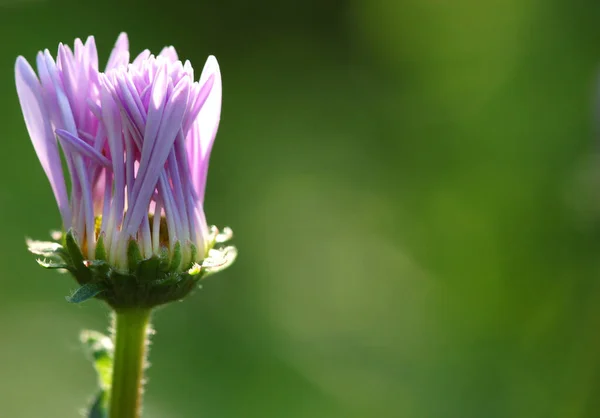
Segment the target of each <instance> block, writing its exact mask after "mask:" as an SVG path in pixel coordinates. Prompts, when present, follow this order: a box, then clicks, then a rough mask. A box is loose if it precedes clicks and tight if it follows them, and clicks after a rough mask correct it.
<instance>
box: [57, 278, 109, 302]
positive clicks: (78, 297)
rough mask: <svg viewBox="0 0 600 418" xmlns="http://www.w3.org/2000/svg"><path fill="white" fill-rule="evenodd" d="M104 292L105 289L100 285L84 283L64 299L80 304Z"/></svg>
mask: <svg viewBox="0 0 600 418" xmlns="http://www.w3.org/2000/svg"><path fill="white" fill-rule="evenodd" d="M105 290H106V288H105V287H104V286H103V285H102V284H100V283H86V284H84V285H83V286H80V287H79V288H78V289H77V290H76V291H75V292H74V293H73V294H72V295H71V296H67V297H66V299H67V301H68V302H71V303H81V302H85V301H86V300H89V299H92V298H93V297H96V296H98V295H99V294H100V293H102V292H104V291H105Z"/></svg>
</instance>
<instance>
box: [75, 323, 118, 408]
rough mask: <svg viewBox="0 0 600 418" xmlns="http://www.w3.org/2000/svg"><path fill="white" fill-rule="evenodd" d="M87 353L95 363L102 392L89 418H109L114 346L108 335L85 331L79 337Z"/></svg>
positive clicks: (95, 401) (97, 397) (95, 400)
mask: <svg viewBox="0 0 600 418" xmlns="http://www.w3.org/2000/svg"><path fill="white" fill-rule="evenodd" d="M79 339H80V340H81V342H82V343H83V345H84V347H85V348H86V351H87V352H88V354H89V355H90V357H91V358H92V361H93V362H94V369H96V374H97V376H98V386H100V392H99V393H98V395H96V398H95V399H94V403H93V404H92V406H91V407H90V412H89V414H88V418H108V397H109V394H110V388H111V385H112V369H113V357H114V349H115V348H114V345H113V342H112V340H111V339H110V338H109V337H107V336H106V335H104V334H102V333H100V332H97V331H91V330H84V331H82V332H81V334H80V335H79Z"/></svg>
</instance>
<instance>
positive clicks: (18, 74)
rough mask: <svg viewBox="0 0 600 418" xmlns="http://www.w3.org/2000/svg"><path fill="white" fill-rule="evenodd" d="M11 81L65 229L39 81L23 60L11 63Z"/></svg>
mask: <svg viewBox="0 0 600 418" xmlns="http://www.w3.org/2000/svg"><path fill="white" fill-rule="evenodd" d="M15 82H16V85H17V94H18V96H19V102H20V103H21V109H22V111H23V117H24V119H25V124H26V125H27V130H28V131H29V136H30V138H31V142H32V143H33V147H34V148H35V152H36V154H37V156H38V158H39V160H40V163H41V165H42V168H43V169H44V172H45V173H46V176H47V177H48V180H50V185H51V187H52V191H53V192H54V197H55V198H56V203H57V204H58V207H59V210H60V213H61V215H62V218H63V223H64V225H65V227H68V226H69V223H70V217H71V214H70V209H69V199H68V197H67V189H66V186H65V180H64V177H63V171H62V165H61V161H60V156H59V153H58V146H57V145H56V138H55V137H54V134H53V133H52V126H51V125H50V117H49V114H48V112H47V110H46V106H45V104H44V100H43V92H42V87H41V85H40V82H39V80H38V78H37V76H36V75H35V72H34V71H33V69H32V68H31V66H30V65H29V63H28V62H27V61H26V60H25V58H23V57H19V58H17V62H16V63H15Z"/></svg>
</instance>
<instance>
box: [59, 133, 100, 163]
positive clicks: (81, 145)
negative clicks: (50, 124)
mask: <svg viewBox="0 0 600 418" xmlns="http://www.w3.org/2000/svg"><path fill="white" fill-rule="evenodd" d="M56 134H57V135H58V137H59V138H60V139H61V140H62V141H63V143H66V144H67V145H68V146H69V147H71V148H72V149H74V150H75V151H77V152H78V153H79V154H81V155H83V156H85V157H88V158H90V159H91V160H93V161H94V162H95V163H96V164H100V165H102V166H104V167H110V166H111V163H110V161H109V160H108V158H106V157H105V156H104V155H102V154H101V153H99V152H98V151H96V150H95V149H94V148H93V147H92V146H90V145H89V144H88V143H86V142H85V141H84V140H83V139H80V138H78V137H76V136H75V135H73V134H72V133H70V132H67V131H65V130H63V129H57V130H56Z"/></svg>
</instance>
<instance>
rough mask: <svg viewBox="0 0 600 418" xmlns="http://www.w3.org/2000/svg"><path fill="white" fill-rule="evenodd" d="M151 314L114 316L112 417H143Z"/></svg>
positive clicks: (128, 312)
mask: <svg viewBox="0 0 600 418" xmlns="http://www.w3.org/2000/svg"><path fill="white" fill-rule="evenodd" d="M150 312H151V311H150V309H142V308H138V309H126V310H119V311H117V312H116V313H115V325H114V332H115V335H114V341H115V354H114V366H113V376H112V389H111V395H110V415H109V416H110V418H139V417H140V416H141V413H142V392H143V380H144V367H145V364H146V347H147V345H148V341H147V339H146V338H147V334H148V327H149V324H150Z"/></svg>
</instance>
